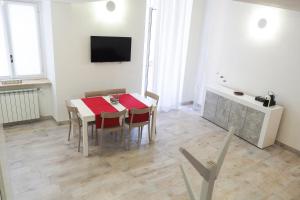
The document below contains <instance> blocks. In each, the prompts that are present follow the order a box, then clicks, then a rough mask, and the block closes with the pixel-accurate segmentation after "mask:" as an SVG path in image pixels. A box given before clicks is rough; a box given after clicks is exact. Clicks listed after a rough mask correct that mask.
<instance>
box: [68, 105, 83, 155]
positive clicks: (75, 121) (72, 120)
mask: <svg viewBox="0 0 300 200" xmlns="http://www.w3.org/2000/svg"><path fill="white" fill-rule="evenodd" d="M66 107H67V111H68V116H69V134H68V141H70V135H71V129H72V126H74V125H75V126H78V130H79V132H78V133H79V139H78V152H80V141H81V127H82V122H81V119H80V118H79V113H78V109H77V108H76V107H74V106H71V103H70V101H66Z"/></svg>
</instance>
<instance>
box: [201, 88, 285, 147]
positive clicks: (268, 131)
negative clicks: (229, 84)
mask: <svg viewBox="0 0 300 200" xmlns="http://www.w3.org/2000/svg"><path fill="white" fill-rule="evenodd" d="M283 110H284V108H283V107H282V106H279V105H276V106H272V107H264V106H263V105H262V103H261V102H258V101H255V99H254V97H253V96H249V95H243V96H237V95H235V94H234V90H232V89H230V88H226V87H224V86H208V87H207V88H206V96H205V104H204V109H203V112H202V116H203V118H205V119H207V120H209V121H211V122H213V123H214V124H216V125H218V126H220V127H222V128H224V129H225V130H229V128H230V127H233V128H234V133H235V135H237V136H239V137H241V138H243V139H245V140H247V141H248V142H250V143H252V144H254V145H256V146H257V147H259V148H265V147H268V146H271V145H273V144H274V143H275V140H276V136H277V132H278V128H279V124H280V120H281V116H282V113H283Z"/></svg>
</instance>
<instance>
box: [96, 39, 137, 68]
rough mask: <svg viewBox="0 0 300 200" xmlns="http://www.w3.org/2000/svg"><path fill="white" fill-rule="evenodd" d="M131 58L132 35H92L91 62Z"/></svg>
mask: <svg viewBox="0 0 300 200" xmlns="http://www.w3.org/2000/svg"><path fill="white" fill-rule="evenodd" d="M130 58H131V37H107V36H91V62H123V61H130Z"/></svg>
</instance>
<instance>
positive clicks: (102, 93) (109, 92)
mask: <svg viewBox="0 0 300 200" xmlns="http://www.w3.org/2000/svg"><path fill="white" fill-rule="evenodd" d="M125 93H126V89H125V88H120V89H109V90H100V91H91V92H86V93H85V97H86V98H89V97H96V96H108V95H113V94H125Z"/></svg>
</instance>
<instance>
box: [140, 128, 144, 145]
mask: <svg viewBox="0 0 300 200" xmlns="http://www.w3.org/2000/svg"><path fill="white" fill-rule="evenodd" d="M143 128H144V126H141V134H140V141H139V146H140V145H141V144H142V139H143Z"/></svg>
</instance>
